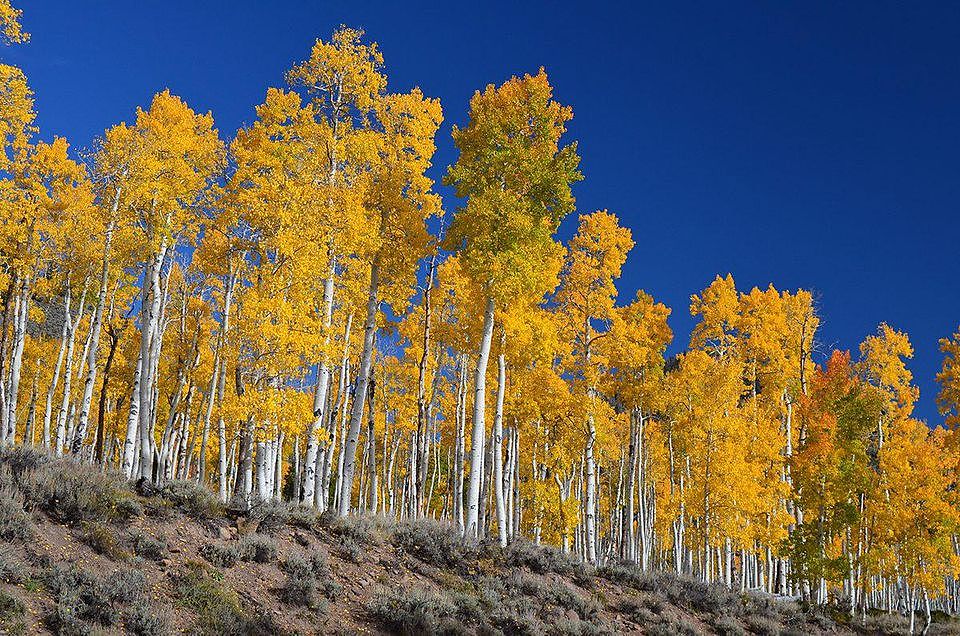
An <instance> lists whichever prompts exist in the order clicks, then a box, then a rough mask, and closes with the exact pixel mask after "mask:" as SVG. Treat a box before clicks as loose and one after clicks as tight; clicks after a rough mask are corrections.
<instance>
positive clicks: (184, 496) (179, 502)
mask: <svg viewBox="0 0 960 636" xmlns="http://www.w3.org/2000/svg"><path fill="white" fill-rule="evenodd" d="M159 494H160V496H161V497H164V498H165V499H169V500H170V501H172V502H173V504H174V505H175V506H177V508H179V509H180V510H182V511H183V512H185V513H186V514H187V515H189V516H190V517H192V518H194V519H196V520H198V521H206V520H208V519H215V518H217V517H221V516H223V513H224V508H223V504H221V503H220V500H219V499H217V497H216V495H214V494H213V493H212V492H210V490H208V489H207V488H206V487H205V486H203V485H202V484H199V483H197V482H195V481H189V480H178V481H170V482H167V483H166V484H164V486H163V487H162V488H161V489H160V492H159Z"/></svg>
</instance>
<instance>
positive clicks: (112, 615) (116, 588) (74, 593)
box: [44, 565, 146, 634]
mask: <svg viewBox="0 0 960 636" xmlns="http://www.w3.org/2000/svg"><path fill="white" fill-rule="evenodd" d="M44 583H45V585H46V587H47V589H49V590H50V592H51V593H53V595H54V599H55V601H56V605H55V607H54V609H53V612H52V613H51V614H50V615H49V616H48V617H47V622H48V624H49V625H50V627H51V628H52V629H53V630H54V631H55V632H58V633H69V634H85V633H89V631H90V629H91V626H93V627H97V626H99V627H113V626H116V625H117V624H118V623H119V620H120V608H121V607H123V606H126V605H129V604H130V603H135V602H142V601H143V599H144V598H145V596H146V579H145V578H144V576H143V573H142V572H140V571H139V570H134V569H120V570H117V571H116V572H112V573H110V574H109V575H108V576H106V577H105V578H104V579H100V578H99V577H97V576H96V575H94V574H92V573H90V572H87V571H86V570H82V569H80V568H78V567H77V566H76V565H68V566H61V565H55V566H54V567H53V568H51V569H50V570H49V571H48V572H47V574H46V576H45V579H44Z"/></svg>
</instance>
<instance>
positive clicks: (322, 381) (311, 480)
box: [302, 259, 336, 506]
mask: <svg viewBox="0 0 960 636" xmlns="http://www.w3.org/2000/svg"><path fill="white" fill-rule="evenodd" d="M331 260H332V259H331ZM335 270H336V261H335V260H332V262H331V263H330V273H329V275H328V276H327V279H326V281H324V284H323V307H324V310H323V329H324V332H325V337H324V344H323V353H322V354H321V359H320V364H319V365H318V366H317V387H316V390H315V391H314V394H313V423H312V424H311V426H310V431H309V434H308V436H307V457H306V459H305V461H304V464H303V468H304V470H303V495H302V501H303V502H304V503H308V504H309V505H311V506H312V505H314V504H315V500H316V497H315V495H314V490H315V485H316V481H317V477H316V470H317V454H318V450H319V447H320V440H319V436H320V428H321V427H322V426H323V416H324V410H325V408H326V405H327V391H328V387H329V386H330V363H329V359H328V358H329V356H328V353H327V350H328V349H329V346H330V325H331V322H332V321H333V277H334V272H335Z"/></svg>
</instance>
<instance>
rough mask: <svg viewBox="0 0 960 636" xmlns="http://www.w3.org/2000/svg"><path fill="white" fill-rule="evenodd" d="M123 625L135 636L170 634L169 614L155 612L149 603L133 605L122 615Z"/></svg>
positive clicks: (164, 635) (162, 635)
mask: <svg viewBox="0 0 960 636" xmlns="http://www.w3.org/2000/svg"><path fill="white" fill-rule="evenodd" d="M123 625H124V627H126V628H127V631H128V632H130V633H132V634H136V635H137V636H166V634H170V633H172V629H171V627H170V619H169V614H168V613H167V612H156V611H154V609H153V607H152V606H151V605H150V604H149V603H134V604H133V605H132V606H130V607H129V608H128V609H127V610H125V611H124V613H123Z"/></svg>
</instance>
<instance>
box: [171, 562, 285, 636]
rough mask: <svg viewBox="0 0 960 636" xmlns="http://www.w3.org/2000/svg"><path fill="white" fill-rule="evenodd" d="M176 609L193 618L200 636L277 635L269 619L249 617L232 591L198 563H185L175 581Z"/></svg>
mask: <svg viewBox="0 0 960 636" xmlns="http://www.w3.org/2000/svg"><path fill="white" fill-rule="evenodd" d="M174 591H175V593H176V595H177V602H178V603H179V604H180V606H182V607H184V608H186V609H189V610H190V611H192V612H193V613H194V615H195V616H196V625H195V627H196V630H197V633H199V634H202V635H204V636H220V635H227V636H233V635H236V636H246V635H251V634H277V633H280V630H279V628H277V626H276V625H275V624H274V623H273V621H272V619H271V618H270V617H262V616H261V617H255V618H252V619H251V618H249V617H248V616H247V615H246V613H245V612H244V611H243V608H242V607H241V605H240V598H239V597H238V596H237V593H236V592H234V591H233V590H231V589H229V588H228V587H225V586H224V585H223V584H222V583H220V582H219V581H217V580H216V579H214V578H213V577H212V576H210V574H209V573H208V572H207V571H206V569H205V568H204V567H203V566H202V565H200V564H196V563H194V564H189V565H188V566H187V567H186V569H185V571H184V573H183V574H181V575H180V576H179V577H178V578H177V579H176V581H175V584H174Z"/></svg>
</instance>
